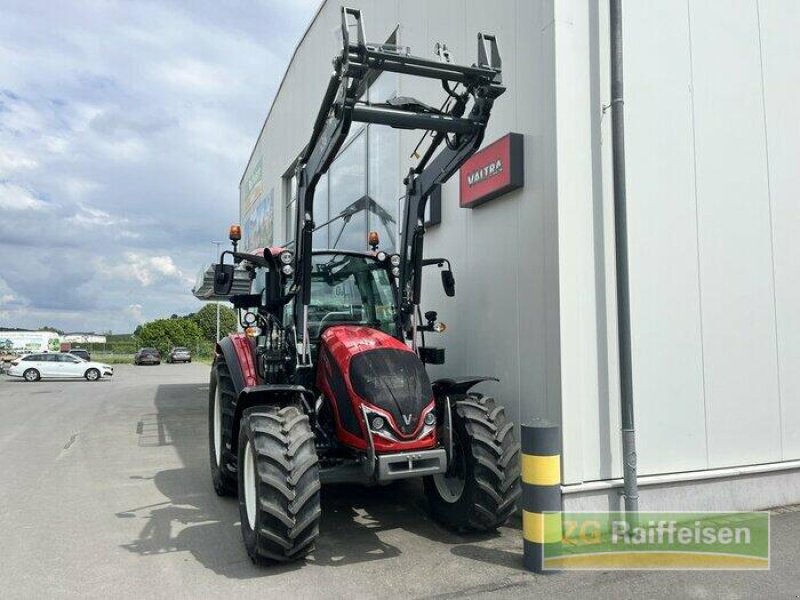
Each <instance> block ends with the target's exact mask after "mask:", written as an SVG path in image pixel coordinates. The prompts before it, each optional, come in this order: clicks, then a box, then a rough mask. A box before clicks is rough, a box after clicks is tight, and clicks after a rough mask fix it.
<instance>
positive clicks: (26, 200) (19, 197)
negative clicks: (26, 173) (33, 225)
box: [0, 182, 47, 211]
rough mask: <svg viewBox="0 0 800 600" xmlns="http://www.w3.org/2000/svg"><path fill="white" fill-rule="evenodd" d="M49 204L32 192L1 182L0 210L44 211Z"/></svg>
mask: <svg viewBox="0 0 800 600" xmlns="http://www.w3.org/2000/svg"><path fill="white" fill-rule="evenodd" d="M45 208H47V203H46V202H42V201H41V200H39V199H38V198H36V197H34V195H33V194H32V193H31V191H30V190H27V189H25V188H23V187H22V186H19V185H16V184H14V183H3V182H0V210H7V211H26V210H35V211H38V210H44V209H45Z"/></svg>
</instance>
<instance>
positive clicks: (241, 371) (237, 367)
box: [217, 333, 258, 396]
mask: <svg viewBox="0 0 800 600" xmlns="http://www.w3.org/2000/svg"><path fill="white" fill-rule="evenodd" d="M217 354H222V356H224V357H225V363H226V364H227V366H228V370H229V371H230V373H231V378H232V379H233V387H234V389H235V390H236V394H237V396H238V395H239V394H241V392H242V390H243V389H244V388H246V387H252V386H255V385H258V372H257V371H256V364H255V361H254V359H253V355H254V352H253V346H252V343H251V341H250V340H249V339H248V338H247V336H246V335H244V334H243V333H233V334H231V335H229V336H226V337H224V338H222V339H221V340H220V341H219V342H217Z"/></svg>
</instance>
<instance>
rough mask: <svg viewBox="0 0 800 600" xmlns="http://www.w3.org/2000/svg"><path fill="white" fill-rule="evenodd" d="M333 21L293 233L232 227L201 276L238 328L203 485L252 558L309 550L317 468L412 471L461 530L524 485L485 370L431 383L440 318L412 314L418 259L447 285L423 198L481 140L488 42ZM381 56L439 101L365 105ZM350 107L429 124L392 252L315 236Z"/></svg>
mask: <svg viewBox="0 0 800 600" xmlns="http://www.w3.org/2000/svg"><path fill="white" fill-rule="evenodd" d="M353 29H354V30H355V31H356V39H351V37H350V35H349V34H350V31H351V30H353ZM342 35H343V41H344V44H343V49H342V52H341V54H340V55H338V56H337V57H336V58H335V60H334V73H333V75H332V76H331V80H330V83H329V85H328V88H327V91H326V93H325V98H324V101H323V104H322V107H321V109H320V111H319V114H318V116H317V119H316V122H315V124H314V128H313V133H312V136H311V140H310V142H309V143H308V146H307V147H306V149H305V152H304V154H303V155H302V157H301V159H300V161H299V165H298V167H297V181H298V195H297V197H298V200H297V202H298V210H297V215H298V217H297V223H296V230H295V231H296V237H295V243H293V244H289V245H287V247H285V248H267V249H261V250H257V251H253V252H249V253H245V252H239V251H238V250H237V244H238V241H239V239H240V238H241V233H240V230H239V227H238V226H233V227H232V228H231V235H230V238H231V240H232V241H233V250H232V251H231V250H228V251H225V252H223V253H222V255H221V256H220V260H219V263H218V264H217V265H215V268H214V271H213V284H211V283H209V285H208V287H209V288H211V287H213V295H211V294H209V295H208V296H206V297H213V298H216V299H220V298H227V299H229V300H230V301H231V302H232V303H233V305H234V306H235V307H236V308H237V309H239V314H240V321H241V325H242V327H243V328H244V331H245V332H244V333H240V334H234V335H231V336H228V337H226V338H224V339H223V340H221V341H220V342H219V343H218V345H217V348H216V358H215V360H214V364H213V366H212V371H211V385H210V395H209V446H210V460H211V473H212V478H213V483H214V488H215V490H216V491H217V493H218V494H220V495H237V494H238V497H239V506H240V512H241V527H242V534H243V537H244V542H245V546H246V547H247V551H248V553H249V555H250V557H251V558H252V559H253V560H254V561H255V562H259V563H272V562H285V561H291V560H295V559H299V558H302V557H303V556H305V555H306V554H308V553H309V552H310V551H311V550H312V548H313V545H314V542H315V540H316V539H317V537H318V534H319V521H320V514H321V507H320V486H321V484H324V483H330V482H361V483H364V484H366V485H376V484H385V483H387V482H391V481H394V480H398V479H404V478H411V477H422V478H423V479H424V489H425V494H426V496H427V498H428V500H429V503H430V509H431V512H432V514H433V516H434V517H435V518H436V519H437V520H439V521H440V522H442V523H444V524H445V525H447V526H449V527H451V528H455V529H458V530H479V531H486V530H492V529H495V528H497V527H498V526H499V525H501V524H502V523H504V522H505V521H506V520H507V519H508V517H509V516H510V515H511V514H512V512H513V511H514V510H515V502H516V500H517V497H518V496H519V493H520V490H519V475H520V467H519V446H518V444H517V441H516V437H515V431H514V425H513V423H512V422H510V421H509V420H508V419H506V417H505V415H504V412H503V407H502V406H499V405H498V404H496V403H495V401H494V400H493V399H492V398H490V397H487V396H484V395H482V394H479V393H474V392H471V391H470V390H471V388H472V387H473V386H474V385H476V384H478V383H480V382H484V381H487V380H490V379H493V378H490V377H464V378H454V379H439V380H437V381H433V382H431V381H430V379H429V378H428V374H427V373H426V370H425V364H426V363H427V364H442V363H443V362H444V350H443V349H441V348H433V347H430V346H427V345H425V342H424V339H425V338H424V334H425V333H428V334H429V335H430V334H433V333H434V332H439V331H441V330H442V328H443V327H442V325H441V324H440V323H437V322H436V319H437V315H436V313H435V312H433V311H430V312H427V313H426V314H425V321H424V322H423V320H422V315H421V311H420V306H419V305H420V289H421V282H422V269H423V268H424V267H426V266H438V267H439V268H440V269H441V274H442V282H443V285H444V289H445V293H446V294H447V295H448V296H453V295H454V294H455V282H454V279H453V275H452V271H451V269H450V263H449V261H448V260H447V259H443V258H429V259H424V258H423V254H422V252H423V236H424V233H425V229H424V215H425V204H426V202H427V199H428V196H429V195H430V193H431V192H432V190H433V188H434V186H436V185H439V184H441V183H443V182H444V181H446V180H447V179H448V178H449V177H450V176H451V175H452V174H453V173H455V172H456V171H457V170H458V169H459V167H460V166H461V165H462V164H463V163H464V161H465V160H467V159H468V158H469V157H470V156H471V155H472V154H473V153H474V152H475V151H476V150H477V149H478V147H479V146H480V144H481V142H482V140H483V136H484V132H485V129H486V125H487V122H488V119H489V115H490V112H491V108H492V105H493V103H494V101H495V99H496V98H497V97H498V96H500V95H501V94H502V93H503V92H504V91H505V88H504V87H502V84H501V68H500V65H501V63H500V56H499V54H498V51H497V44H496V41H495V39H494V37H493V36H489V35H485V34H479V35H478V62H477V64H476V65H473V66H461V65H455V64H450V63H449V62H447V61H446V60H441V61H437V60H428V59H424V58H419V57H416V56H412V55H409V54H408V53H406V52H404V51H402V50H399V49H397V48H395V47H386V46H373V45H370V44H367V43H366V42H365V41H364V32H363V27H362V21H361V14H360V12H359V11H357V10H353V9H348V8H343V9H342ZM383 71H392V72H395V73H403V74H405V75H410V76H420V77H427V78H432V79H435V80H439V81H441V85H442V87H443V88H444V90H445V91H446V93H447V96H448V98H447V101H446V102H445V103H444V105H443V106H442V108H441V109H434V108H431V107H429V106H425V105H423V104H422V103H421V102H419V101H417V100H414V99H413V98H394V99H392V100H390V101H388V102H386V103H381V104H377V103H372V104H367V103H365V102H364V101H362V99H361V98H362V96H363V94H364V90H365V89H366V86H367V85H368V83H369V82H370V81H372V80H374V78H375V77H377V75H378V74H380V73H381V72H383ZM459 86H460V89H459ZM468 106H471V108H470V110H469V112H468V113H467V107H468ZM353 121H360V122H367V123H378V124H383V125H389V126H393V127H399V128H405V129H421V130H426V131H428V132H429V134H430V137H431V141H430V145H429V147H428V149H427V151H426V152H425V153H424V155H423V156H422V157H421V158H420V160H419V163H418V164H417V166H416V167H414V168H413V169H412V170H411V171H410V172H409V174H408V176H407V178H406V179H405V181H404V182H405V185H406V196H405V210H404V223H403V227H402V240H401V243H400V247H399V250H398V252H397V253H393V254H389V253H387V252H384V251H381V250H379V249H378V240H377V235H375V234H370V239H369V246H370V247H371V251H365V252H352V251H345V250H336V249H333V250H312V247H311V243H312V234H313V232H314V231H315V229H319V227H315V224H314V218H313V201H312V200H313V196H314V189H315V186H316V184H317V182H318V181H319V178H320V176H321V175H322V174H324V173H325V172H326V170H327V169H328V168H329V166H330V164H331V161H332V160H333V158H334V157H335V156H336V154H337V152H338V150H339V148H340V147H341V146H342V143H343V142H344V141H345V138H346V137H347V133H348V131H349V128H350V125H351V123H352V122H353ZM371 202H372V201H371V199H370V198H368V197H364V198H361V199H360V200H357V201H356V202H354V203H353V205H351V207H349V208H348V209H347V210H345V211H343V212H342V213H341V214H340V215H339V217H337V218H339V219H343V220H344V225H346V224H347V222H348V221H349V218H350V216H352V215H353V214H355V212H357V211H359V210H368V209H369V206H370V203H371ZM325 225H328V223H326V224H325ZM325 225H323V226H325ZM344 225H343V226H344ZM365 249H366V245H365ZM226 256H229V257H230V259H231V260H230V261H229V262H228V264H226V263H225V257H226Z"/></svg>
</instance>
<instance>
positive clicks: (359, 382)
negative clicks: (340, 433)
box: [322, 325, 433, 437]
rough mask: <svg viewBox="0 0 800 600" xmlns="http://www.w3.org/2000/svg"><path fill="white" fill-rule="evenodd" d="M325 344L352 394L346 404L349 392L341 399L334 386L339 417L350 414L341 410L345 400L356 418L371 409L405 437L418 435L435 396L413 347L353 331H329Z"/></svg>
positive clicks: (368, 332)
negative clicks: (388, 419)
mask: <svg viewBox="0 0 800 600" xmlns="http://www.w3.org/2000/svg"><path fill="white" fill-rule="evenodd" d="M322 341H323V344H324V346H325V347H326V349H327V351H328V352H327V353H325V352H324V351H323V353H324V354H329V356H330V358H328V360H330V359H332V360H333V361H334V362H335V363H336V367H338V370H339V371H340V372H341V373H342V374H343V379H345V381H346V386H345V387H346V388H348V391H349V392H350V393H349V394H348V395H349V396H350V398H347V399H345V398H344V397H341V396H343V394H342V393H341V392H344V390H341V392H340V393H337V392H336V389H335V387H336V386H335V385H334V386H332V387H333V388H334V389H333V390H332V391H333V394H334V396H337V397H336V398H335V399H336V404H337V411H338V412H339V414H340V416H343V413H344V412H349V411H348V410H347V408H350V407H347V408H345V407H343V406H342V405H343V404H344V403H345V401H346V400H350V405H351V407H352V410H353V413H354V414H358V413H359V412H360V406H359V405H360V404H364V403H366V405H367V407H369V405H372V406H374V407H376V408H379V409H381V410H382V411H384V412H386V413H388V414H389V415H390V416H391V419H392V421H393V423H392V425H393V429H394V430H395V431H396V432H398V433H399V434H400V436H401V437H410V436H412V435H413V434H415V433H416V432H418V431H419V429H420V426H421V425H422V423H421V422H420V418H421V415H422V412H423V410H424V409H425V408H426V407H427V406H429V405H430V403H431V402H432V401H433V390H432V389H431V384H430V380H429V379H428V374H427V373H426V372H425V367H424V366H423V364H422V361H420V359H419V358H418V357H417V355H416V354H415V353H414V352H413V351H412V350H411V349H409V348H408V346H406V345H405V344H404V343H402V342H400V341H399V340H397V339H396V338H394V337H392V336H390V335H388V334H386V333H384V332H382V331H378V330H376V329H372V328H369V327H361V326H353V325H337V326H334V327H329V328H328V329H327V330H325V333H323V335H322ZM324 354H323V355H324ZM343 409H344V410H343ZM353 416H354V415H353ZM345 420H347V419H343V421H345Z"/></svg>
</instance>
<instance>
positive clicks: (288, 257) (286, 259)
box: [278, 250, 293, 265]
mask: <svg viewBox="0 0 800 600" xmlns="http://www.w3.org/2000/svg"><path fill="white" fill-rule="evenodd" d="M278 257H279V258H280V261H281V263H282V264H284V265H288V264H289V263H290V262H292V258H293V256H292V253H291V252H289V251H288V250H284V251H283V252H281V253H280V254H279V255H278Z"/></svg>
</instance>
